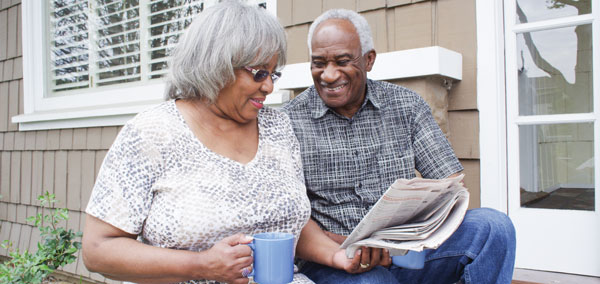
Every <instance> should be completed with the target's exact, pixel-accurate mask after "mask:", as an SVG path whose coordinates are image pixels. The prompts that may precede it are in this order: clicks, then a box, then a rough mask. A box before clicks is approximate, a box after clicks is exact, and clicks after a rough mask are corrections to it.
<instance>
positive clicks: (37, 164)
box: [31, 151, 44, 205]
mask: <svg viewBox="0 0 600 284" xmlns="http://www.w3.org/2000/svg"><path fill="white" fill-rule="evenodd" d="M43 175H44V152H42V151H35V152H33V155H32V159H31V203H33V204H35V205H37V204H39V203H38V202H37V198H38V196H40V195H42V194H43V192H44V191H43V184H44V179H43Z"/></svg>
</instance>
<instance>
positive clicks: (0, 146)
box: [0, 132, 4, 151]
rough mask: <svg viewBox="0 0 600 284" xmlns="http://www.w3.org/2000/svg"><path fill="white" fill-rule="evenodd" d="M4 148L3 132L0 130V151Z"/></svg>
mask: <svg viewBox="0 0 600 284" xmlns="http://www.w3.org/2000/svg"><path fill="white" fill-rule="evenodd" d="M2 150H4V132H0V151H2Z"/></svg>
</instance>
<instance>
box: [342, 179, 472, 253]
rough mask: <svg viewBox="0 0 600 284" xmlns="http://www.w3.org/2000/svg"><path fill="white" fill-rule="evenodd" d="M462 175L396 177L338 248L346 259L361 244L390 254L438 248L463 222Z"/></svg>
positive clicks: (466, 196) (465, 199) (465, 201)
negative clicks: (343, 251) (424, 177)
mask: <svg viewBox="0 0 600 284" xmlns="http://www.w3.org/2000/svg"><path fill="white" fill-rule="evenodd" d="M463 177H464V175H463V174H461V175H459V176H456V177H452V178H446V179H439V180H438V179H423V178H413V179H410V180H407V179H398V180H396V181H395V182H394V184H392V185H391V186H390V187H389V188H388V190H387V191H386V192H385V193H384V194H383V196H382V197H381V198H380V199H379V200H378V201H377V203H375V205H373V207H372V208H371V210H370V211H369V212H368V213H367V215H366V216H365V217H364V218H363V219H362V220H361V221H360V223H359V224H358V225H357V226H356V228H354V230H353V231H352V233H350V235H349V236H348V238H346V240H345V241H344V243H343V244H342V245H341V248H345V249H346V255H347V256H348V257H349V258H352V257H353V256H354V253H355V252H356V250H357V249H358V248H360V247H361V246H366V247H376V248H387V249H389V250H390V255H404V254H406V252H407V251H408V250H413V251H422V250H423V249H435V248H438V247H439V246H440V245H441V244H442V243H443V242H444V241H445V240H446V239H448V238H449V237H450V236H451V235H452V233H454V231H456V229H457V228H458V226H459V225H460V223H461V222H462V220H463V218H464V216H465V213H466V211H467V207H468V205H469V192H468V191H467V189H466V188H465V187H464V186H463V185H462V183H461V181H462V179H463Z"/></svg>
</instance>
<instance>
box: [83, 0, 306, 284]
mask: <svg viewBox="0 0 600 284" xmlns="http://www.w3.org/2000/svg"><path fill="white" fill-rule="evenodd" d="M285 60H286V42H285V34H284V31H283V28H282V27H281V25H280V24H279V23H278V22H277V20H276V19H275V18H274V17H273V16H271V15H269V14H268V13H267V12H266V11H264V10H263V9H259V8H254V7H249V6H245V5H242V4H239V3H236V2H231V1H229V2H225V3H221V4H217V5H216V6H213V7H211V8H209V9H207V10H205V11H204V12H202V13H201V14H200V15H199V16H198V17H197V18H196V19H195V20H194V22H193V24H192V25H191V26H190V27H189V29H188V30H187V31H186V34H185V35H184V36H183V38H182V40H181V41H180V43H179V44H178V46H177V48H176V49H175V51H174V53H173V55H172V62H171V64H170V68H171V71H170V72H171V73H170V76H169V78H168V88H167V96H168V98H169V100H167V101H166V102H164V103H161V104H160V105H158V106H156V107H154V108H151V109H149V110H147V111H144V112H142V113H140V114H138V115H137V116H136V117H135V118H133V119H132V120H130V121H129V122H128V123H127V124H126V125H125V126H124V127H123V129H122V130H121V132H120V133H119V135H118V137H117V139H116V140H115V142H114V144H113V145H112V147H111V149H110V151H109V152H108V153H107V155H106V158H105V160H104V163H103V164H102V168H101V170H100V172H99V175H98V178H97V181H96V184H95V186H94V189H93V192H92V195H91V198H90V201H89V204H88V207H87V209H86V212H87V218H86V226H85V232H84V237H83V257H84V261H85V265H86V266H87V267H88V269H89V270H90V271H94V272H99V273H101V274H103V275H105V276H106V277H108V278H112V279H117V280H125V281H133V282H144V283H165V282H185V281H189V282H188V283H215V282H227V283H248V278H247V277H246V276H247V273H248V272H249V271H250V270H251V265H252V257H251V250H250V248H249V247H248V246H246V245H240V244H246V243H249V242H250V241H251V240H252V239H251V237H249V236H251V235H253V234H256V233H261V232H272V231H279V232H287V233H292V234H294V235H295V236H296V240H298V236H299V235H300V232H301V230H302V228H303V226H304V225H305V224H306V223H307V221H308V218H309V215H310V204H309V201H308V198H307V197H306V192H305V187H304V177H303V172H302V165H301V160H300V155H299V147H298V141H297V140H296V138H295V136H294V134H293V131H292V128H291V125H290V121H289V119H288V117H287V116H285V115H284V114H282V113H280V112H278V111H276V110H272V109H269V108H267V107H264V106H263V103H264V101H265V98H266V96H267V95H268V94H269V93H271V92H272V91H273V82H274V81H275V80H277V78H278V77H279V76H280V73H279V72H277V71H276V70H277V69H278V68H280V67H281V66H282V65H283V64H285ZM201 279H204V280H201ZM303 282H308V283H310V281H309V280H308V279H307V278H306V277H304V276H303V275H300V274H296V275H294V283H303Z"/></svg>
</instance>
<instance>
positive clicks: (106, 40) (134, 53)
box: [92, 0, 141, 87]
mask: <svg viewBox="0 0 600 284" xmlns="http://www.w3.org/2000/svg"><path fill="white" fill-rule="evenodd" d="M94 12H95V15H96V17H95V22H94V23H95V26H94V28H95V33H96V36H95V38H96V41H95V42H94V43H95V46H94V48H95V51H96V53H95V58H94V59H95V60H94V63H95V65H94V70H93V74H92V75H93V76H94V86H98V87H99V86H106V85H114V84H120V83H127V82H134V81H140V80H141V68H140V64H141V62H140V61H141V57H140V28H141V27H140V7H139V1H138V0H98V1H97V3H96V9H95V11H94Z"/></svg>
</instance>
